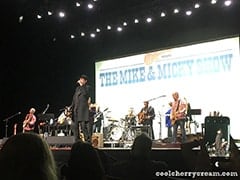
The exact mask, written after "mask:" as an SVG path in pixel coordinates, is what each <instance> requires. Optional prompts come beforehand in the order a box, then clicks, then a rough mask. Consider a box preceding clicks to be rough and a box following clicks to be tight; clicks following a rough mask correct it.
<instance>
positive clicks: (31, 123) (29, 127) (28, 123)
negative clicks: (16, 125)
mask: <svg viewBox="0 0 240 180" xmlns="http://www.w3.org/2000/svg"><path fill="white" fill-rule="evenodd" d="M35 112H36V110H35V108H31V109H30V110H29V113H28V114H27V115H26V116H25V119H24V121H23V132H34V128H35V123H36V120H37V119H36V116H35V114H34V113H35Z"/></svg>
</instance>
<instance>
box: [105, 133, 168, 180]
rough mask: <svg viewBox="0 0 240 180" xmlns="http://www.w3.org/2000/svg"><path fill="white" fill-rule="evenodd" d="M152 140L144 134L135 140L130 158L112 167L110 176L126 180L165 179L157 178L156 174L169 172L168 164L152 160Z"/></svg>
mask: <svg viewBox="0 0 240 180" xmlns="http://www.w3.org/2000/svg"><path fill="white" fill-rule="evenodd" d="M151 150H152V140H151V138H150V137H149V136H148V135H147V134H146V133H142V134H140V135H139V136H137V137H136V138H135V139H134V142H133V145H132V149H131V151H130V158H129V159H128V160H126V161H120V162H116V163H114V164H113V165H112V167H111V170H110V175H111V176H113V177H118V178H119V179H124V180H128V179H129V180H135V179H136V180H141V179H143V180H149V179H158V178H161V179H163V178H164V177H157V176H156V172H160V171H162V172H164V171H167V167H168V165H167V163H165V162H163V161H154V160H151Z"/></svg>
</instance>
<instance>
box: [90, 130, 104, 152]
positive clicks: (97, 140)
mask: <svg viewBox="0 0 240 180" xmlns="http://www.w3.org/2000/svg"><path fill="white" fill-rule="evenodd" d="M91 142H92V146H93V147H95V148H102V147H103V134H102V133H93V134H92V141H91Z"/></svg>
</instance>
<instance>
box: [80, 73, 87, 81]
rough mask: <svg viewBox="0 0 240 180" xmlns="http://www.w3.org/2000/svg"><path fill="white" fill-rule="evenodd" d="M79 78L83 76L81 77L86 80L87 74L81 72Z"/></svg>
mask: <svg viewBox="0 0 240 180" xmlns="http://www.w3.org/2000/svg"><path fill="white" fill-rule="evenodd" d="M80 78H83V79H85V80H88V77H87V75H85V74H82V75H81V76H80Z"/></svg>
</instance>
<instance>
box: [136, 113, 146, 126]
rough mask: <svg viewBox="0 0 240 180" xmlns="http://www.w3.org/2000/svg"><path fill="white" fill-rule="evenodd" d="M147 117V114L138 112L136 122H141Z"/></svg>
mask: <svg viewBox="0 0 240 180" xmlns="http://www.w3.org/2000/svg"><path fill="white" fill-rule="evenodd" d="M146 118H147V114H146V113H145V112H140V113H138V123H139V124H142V123H143V122H144V121H145V120H146Z"/></svg>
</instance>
